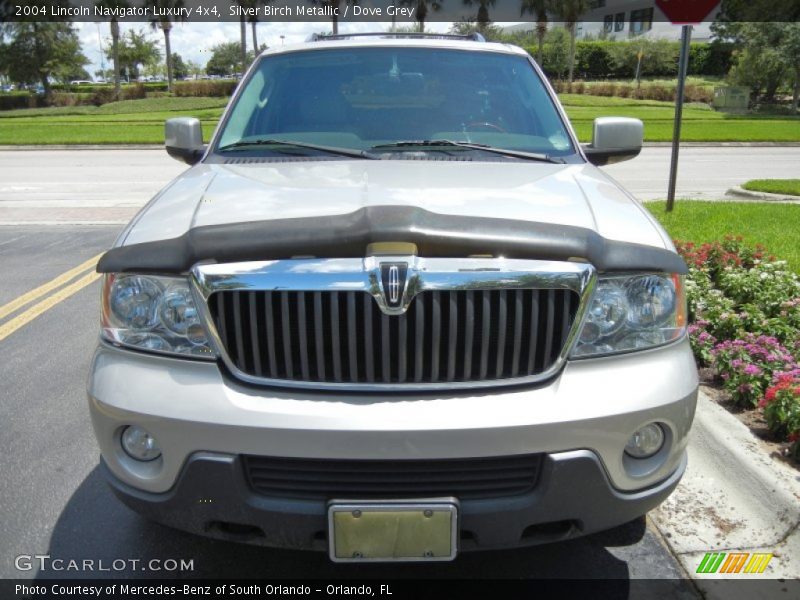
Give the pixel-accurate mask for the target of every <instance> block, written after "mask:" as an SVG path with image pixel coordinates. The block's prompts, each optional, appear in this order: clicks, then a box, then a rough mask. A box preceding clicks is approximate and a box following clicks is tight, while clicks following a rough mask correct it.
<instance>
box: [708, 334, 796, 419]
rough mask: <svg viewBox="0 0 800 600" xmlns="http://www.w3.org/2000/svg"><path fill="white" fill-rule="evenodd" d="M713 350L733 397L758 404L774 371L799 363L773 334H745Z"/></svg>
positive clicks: (786, 369)
mask: <svg viewBox="0 0 800 600" xmlns="http://www.w3.org/2000/svg"><path fill="white" fill-rule="evenodd" d="M711 354H712V356H713V357H714V366H715V367H716V369H717V371H718V372H719V374H720V377H721V378H722V381H723V382H724V385H725V389H727V390H728V391H729V392H730V394H731V396H732V397H733V401H734V402H735V403H736V404H738V405H740V406H744V407H755V406H757V404H758V402H759V400H760V399H761V398H762V397H763V396H764V393H765V392H766V389H767V386H768V385H769V384H770V382H771V381H772V377H773V374H774V373H778V372H782V371H789V370H791V369H794V368H795V367H796V365H795V363H794V358H793V357H792V355H791V354H790V353H789V351H788V350H787V349H786V348H784V347H783V346H782V345H781V344H780V342H778V340H777V339H775V338H774V337H769V336H765V335H759V336H757V335H755V334H753V333H748V334H745V336H744V339H738V340H727V341H724V342H721V343H719V344H717V345H716V346H715V347H714V348H713V349H712V350H711Z"/></svg>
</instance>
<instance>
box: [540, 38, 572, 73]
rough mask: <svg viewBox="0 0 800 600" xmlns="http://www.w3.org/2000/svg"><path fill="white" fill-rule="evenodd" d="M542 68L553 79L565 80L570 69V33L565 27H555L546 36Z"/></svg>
mask: <svg viewBox="0 0 800 600" xmlns="http://www.w3.org/2000/svg"><path fill="white" fill-rule="evenodd" d="M541 66H542V68H543V69H544V70H545V71H546V72H547V74H548V75H550V76H551V77H552V76H554V77H556V78H557V79H563V78H564V75H565V74H566V72H567V71H568V69H569V33H568V32H567V30H566V29H564V28H563V27H554V28H553V29H551V30H550V31H548V32H547V35H545V44H544V53H543V56H542V64H541Z"/></svg>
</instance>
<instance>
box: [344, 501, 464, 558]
mask: <svg viewBox="0 0 800 600" xmlns="http://www.w3.org/2000/svg"><path fill="white" fill-rule="evenodd" d="M457 544H458V503H457V500H455V498H444V499H434V500H414V501H406V500H385V501H349V500H334V501H332V502H330V503H329V504H328V552H329V556H330V558H331V560H332V561H334V562H394V561H398V562H399V561H402V562H437V561H450V560H453V559H454V558H455V557H456V553H457V552H458V547H457Z"/></svg>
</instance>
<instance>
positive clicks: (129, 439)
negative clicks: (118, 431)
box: [122, 425, 161, 461]
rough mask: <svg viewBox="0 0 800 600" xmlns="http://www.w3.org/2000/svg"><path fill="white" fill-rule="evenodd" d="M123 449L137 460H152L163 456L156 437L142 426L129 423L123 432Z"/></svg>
mask: <svg viewBox="0 0 800 600" xmlns="http://www.w3.org/2000/svg"><path fill="white" fill-rule="evenodd" d="M122 449H123V450H125V453H126V454H127V455H128V456H130V457H131V458H134V459H136V460H141V461H150V460H155V459H157V458H158V457H159V456H161V449H160V448H159V447H158V443H157V442H156V438H154V437H153V436H152V435H150V434H149V433H147V431H145V430H144V429H142V428H141V427H137V426H136V425H129V426H128V427H126V428H125V431H123V432H122Z"/></svg>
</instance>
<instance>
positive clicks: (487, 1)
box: [462, 0, 495, 32]
mask: <svg viewBox="0 0 800 600" xmlns="http://www.w3.org/2000/svg"><path fill="white" fill-rule="evenodd" d="M462 1H463V2H464V6H472V5H473V4H477V5H478V16H477V19H476V21H477V23H478V31H480V32H483V30H484V29H486V26H487V25H489V23H490V22H491V19H489V7H490V6H494V4H495V0H462Z"/></svg>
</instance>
